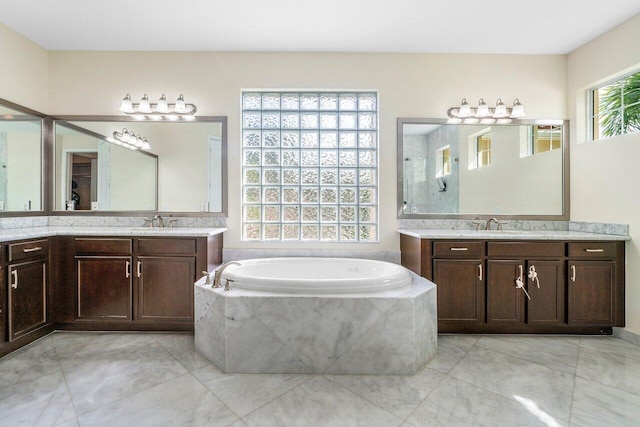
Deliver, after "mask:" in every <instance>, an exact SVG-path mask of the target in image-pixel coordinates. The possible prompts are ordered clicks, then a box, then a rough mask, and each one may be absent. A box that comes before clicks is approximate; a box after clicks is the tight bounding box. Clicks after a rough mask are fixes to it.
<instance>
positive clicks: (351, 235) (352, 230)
mask: <svg viewBox="0 0 640 427" xmlns="http://www.w3.org/2000/svg"><path fill="white" fill-rule="evenodd" d="M340 240H356V226H355V225H341V226H340Z"/></svg>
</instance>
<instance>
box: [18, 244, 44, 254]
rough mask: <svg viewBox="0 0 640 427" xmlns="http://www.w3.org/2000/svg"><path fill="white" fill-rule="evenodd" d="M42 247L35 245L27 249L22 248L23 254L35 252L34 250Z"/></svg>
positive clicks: (39, 249)
mask: <svg viewBox="0 0 640 427" xmlns="http://www.w3.org/2000/svg"><path fill="white" fill-rule="evenodd" d="M41 250H42V248H41V247H40V246H37V247H35V248H29V249H23V250H22V252H23V253H25V254H28V253H29V252H36V251H41Z"/></svg>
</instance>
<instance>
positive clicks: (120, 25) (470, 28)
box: [0, 0, 640, 54]
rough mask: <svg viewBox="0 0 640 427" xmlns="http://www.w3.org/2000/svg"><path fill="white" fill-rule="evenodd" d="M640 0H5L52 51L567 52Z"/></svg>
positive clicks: (635, 9) (1, 9) (638, 6)
mask: <svg viewBox="0 0 640 427" xmlns="http://www.w3.org/2000/svg"><path fill="white" fill-rule="evenodd" d="M639 13H640V0H606V1H603V0H529V1H514V0H485V1H478V0H394V1H390V0H319V1H313V2H312V1H304V0H268V1H267V0H107V1H87V0H56V1H45V0H2V1H1V2H0V22H2V23H4V24H5V25H7V26H9V27H11V28H13V29H14V30H16V31H17V32H19V33H21V34H23V35H24V36H26V37H27V38H29V39H31V40H33V41H34V42H36V43H37V44H39V45H40V46H42V47H44V48H46V49H48V50H185V51H265V52H267V51H269V52H273V51H278V52H287V51H295V52H301V51H303V52H451V53H522V54H565V53H568V52H571V51H572V50H574V49H576V48H577V47H579V46H582V45H583V44H585V43H586V42H588V41H590V40H592V39H593V38H595V37H597V36H599V35H600V34H603V33H604V32H606V31H608V30H609V29H611V28H613V27H615V26H617V25H618V24H620V23H622V22H623V21H625V20H627V19H629V18H631V17H633V16H634V15H637V14H639Z"/></svg>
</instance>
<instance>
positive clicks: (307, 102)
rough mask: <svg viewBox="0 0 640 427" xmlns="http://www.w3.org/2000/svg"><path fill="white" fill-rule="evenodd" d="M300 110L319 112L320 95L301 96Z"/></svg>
mask: <svg viewBox="0 0 640 427" xmlns="http://www.w3.org/2000/svg"><path fill="white" fill-rule="evenodd" d="M300 109H301V110H317V109H318V95H315V94H302V95H300Z"/></svg>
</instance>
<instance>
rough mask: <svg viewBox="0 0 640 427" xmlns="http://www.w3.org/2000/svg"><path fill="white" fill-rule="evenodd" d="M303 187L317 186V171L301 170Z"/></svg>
mask: <svg viewBox="0 0 640 427" xmlns="http://www.w3.org/2000/svg"><path fill="white" fill-rule="evenodd" d="M302 184H303V185H318V169H311V168H309V169H307V168H305V169H302Z"/></svg>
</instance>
